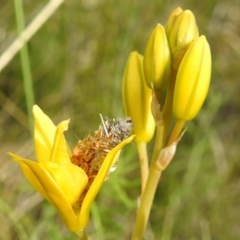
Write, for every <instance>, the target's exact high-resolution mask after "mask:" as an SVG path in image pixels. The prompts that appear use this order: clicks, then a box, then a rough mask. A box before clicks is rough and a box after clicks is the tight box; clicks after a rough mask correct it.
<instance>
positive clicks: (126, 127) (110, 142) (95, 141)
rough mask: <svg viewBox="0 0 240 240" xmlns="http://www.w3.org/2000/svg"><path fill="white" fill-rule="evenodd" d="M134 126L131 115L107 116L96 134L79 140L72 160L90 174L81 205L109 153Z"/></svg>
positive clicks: (128, 134) (79, 204) (81, 196)
mask: <svg viewBox="0 0 240 240" xmlns="http://www.w3.org/2000/svg"><path fill="white" fill-rule="evenodd" d="M132 128H133V123H132V120H131V118H130V117H125V118H118V119H116V120H115V119H110V118H108V117H105V118H104V119H102V124H101V125H100V126H99V129H98V130H97V131H95V134H94V136H91V135H88V136H87V137H86V138H85V139H83V140H80V141H78V143H77V145H76V146H75V148H74V149H73V155H72V157H71V161H72V163H73V164H75V165H77V166H79V167H81V168H82V169H83V170H84V171H85V173H86V174H87V176H88V184H87V186H86V187H85V189H84V191H83V192H82V194H81V195H80V197H79V199H78V201H77V203H76V204H77V205H78V206H79V207H80V206H81V205H82V202H83V199H84V197H85V196H86V194H87V192H88V190H89V188H90V186H91V185H92V183H93V181H94V179H95V177H96V176H97V174H98V172H99V170H100V168H101V166H102V163H103V161H104V159H105V158H106V156H107V154H108V153H109V152H110V150H111V149H113V148H114V147H115V146H117V145H118V144H119V143H120V142H122V141H123V140H124V139H125V138H127V137H129V136H130V133H131V131H132ZM114 167H115V166H113V168H114ZM110 172H111V170H110ZM110 172H109V173H110ZM108 178H109V174H108V175H107V176H106V177H105V180H107V179H108Z"/></svg>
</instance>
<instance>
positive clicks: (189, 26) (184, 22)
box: [168, 10, 199, 69]
mask: <svg viewBox="0 0 240 240" xmlns="http://www.w3.org/2000/svg"><path fill="white" fill-rule="evenodd" d="M198 36H199V34H198V27H197V25H196V21H195V17H194V15H193V13H192V12H191V11H189V10H186V11H183V12H181V13H180V14H179V15H178V16H177V17H176V19H175V21H174V23H173V25H172V29H171V30H170V31H169V35H168V40H169V45H170V49H171V53H172V57H173V68H174V69H177V68H178V66H179V64H180V62H181V59H182V57H183V56H184V54H185V52H186V50H187V49H188V47H189V45H190V44H191V42H192V41H193V40H194V39H196V38H198Z"/></svg>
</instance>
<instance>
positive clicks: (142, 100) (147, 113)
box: [122, 52, 155, 142]
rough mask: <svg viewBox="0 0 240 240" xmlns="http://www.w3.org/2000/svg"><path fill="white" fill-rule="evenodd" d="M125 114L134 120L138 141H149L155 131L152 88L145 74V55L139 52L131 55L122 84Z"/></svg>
mask: <svg viewBox="0 0 240 240" xmlns="http://www.w3.org/2000/svg"><path fill="white" fill-rule="evenodd" d="M122 96H123V105H124V110H125V114H126V115H127V116H130V117H131V118H132V121H133V125H134V127H133V133H134V134H136V137H135V139H134V140H135V141H136V142H149V141H150V140H151V139H152V137H153V135H154V131H155V122H154V119H153V116H152V113H151V101H152V90H151V89H150V88H148V87H147V85H146V83H145V79H144V74H143V57H142V55H140V54H139V53H137V52H132V53H131V54H130V55H129V58H128V61H127V64H126V68H125V72H124V76H123V85H122Z"/></svg>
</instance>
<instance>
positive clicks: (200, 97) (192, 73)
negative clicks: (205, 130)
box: [173, 36, 211, 120]
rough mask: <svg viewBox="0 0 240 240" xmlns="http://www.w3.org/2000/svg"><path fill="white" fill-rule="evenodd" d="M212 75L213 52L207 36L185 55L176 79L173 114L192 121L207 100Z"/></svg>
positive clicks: (191, 46)
mask: <svg viewBox="0 0 240 240" xmlns="http://www.w3.org/2000/svg"><path fill="white" fill-rule="evenodd" d="M210 75H211V52H210V47H209V44H208V42H207V40H206V38H205V36H201V37H199V38H197V39H196V40H194V41H193V42H192V44H191V45H190V47H189V48H188V50H187V52H186V54H185V55H184V57H183V59H182V61H181V64H180V66H179V70H178V73H177V77H176V84H175V89H174V98H173V114H174V116H175V117H176V118H177V119H184V120H191V119H193V118H194V117H195V116H196V115H197V114H198V112H199V110H200V109H201V107H202V104H203V102H204V100H205V98H206V95H207V92H208V88H209V83H210Z"/></svg>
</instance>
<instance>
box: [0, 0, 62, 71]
mask: <svg viewBox="0 0 240 240" xmlns="http://www.w3.org/2000/svg"><path fill="white" fill-rule="evenodd" d="M63 2H64V0H51V1H49V2H48V3H47V4H46V5H45V7H44V8H43V9H42V10H41V12H39V13H38V15H37V16H36V17H35V18H34V19H33V21H32V22H31V23H30V24H29V26H28V27H27V28H26V29H24V31H23V32H22V33H21V35H20V36H19V37H18V38H17V39H15V40H14V42H13V43H12V44H11V45H10V46H9V47H8V48H7V49H6V50H5V51H4V53H3V54H2V55H1V56H0V72H1V71H2V69H3V68H4V67H5V66H6V65H7V64H8V63H9V62H10V61H11V60H12V59H13V57H14V56H15V55H16V54H17V53H18V52H19V50H20V49H21V48H22V47H23V46H24V44H25V43H26V42H27V41H29V39H31V37H32V36H33V35H34V34H35V33H36V32H37V31H38V30H39V28H41V27H42V25H43V24H44V23H45V22H46V21H47V20H48V19H49V18H50V17H51V16H52V15H53V14H54V12H55V11H56V10H57V8H58V7H59V6H60V5H61V4H62V3H63Z"/></svg>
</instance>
